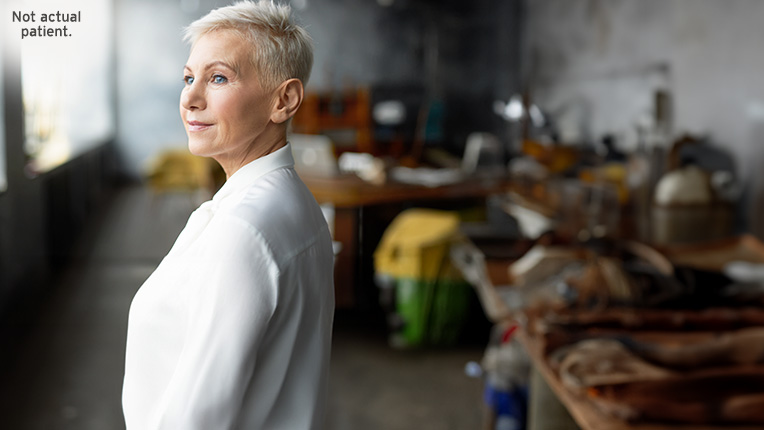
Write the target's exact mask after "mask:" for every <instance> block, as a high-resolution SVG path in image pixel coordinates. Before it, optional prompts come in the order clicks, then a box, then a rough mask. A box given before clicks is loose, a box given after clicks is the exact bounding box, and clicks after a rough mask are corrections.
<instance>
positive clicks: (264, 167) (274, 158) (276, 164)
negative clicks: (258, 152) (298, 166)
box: [212, 142, 294, 203]
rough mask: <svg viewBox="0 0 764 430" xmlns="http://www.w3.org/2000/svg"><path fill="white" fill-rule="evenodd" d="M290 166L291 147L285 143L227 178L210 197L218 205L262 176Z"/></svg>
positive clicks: (291, 163)
mask: <svg viewBox="0 0 764 430" xmlns="http://www.w3.org/2000/svg"><path fill="white" fill-rule="evenodd" d="M292 166H294V158H293V157H292V147H291V146H290V144H289V143H288V142H287V144H286V145H284V146H283V147H281V148H279V149H277V150H276V151H273V152H271V153H270V154H268V155H265V156H263V157H260V158H257V159H255V160H252V161H251V162H249V163H248V164H246V165H244V166H243V167H241V168H240V169H239V170H237V171H236V172H234V174H233V175H231V177H230V178H228V180H227V181H226V182H225V184H223V186H222V187H221V188H220V190H218V192H217V193H215V196H213V197H212V200H213V201H214V202H217V203H220V201H221V200H223V199H224V198H226V197H227V196H230V195H231V194H234V193H236V192H237V191H240V190H242V189H245V188H247V187H248V186H249V185H251V184H252V183H253V182H254V181H255V180H256V179H257V178H259V177H260V176H263V175H264V174H266V173H268V172H271V171H273V170H276V169H280V168H282V167H292Z"/></svg>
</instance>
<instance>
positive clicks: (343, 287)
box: [302, 174, 507, 308]
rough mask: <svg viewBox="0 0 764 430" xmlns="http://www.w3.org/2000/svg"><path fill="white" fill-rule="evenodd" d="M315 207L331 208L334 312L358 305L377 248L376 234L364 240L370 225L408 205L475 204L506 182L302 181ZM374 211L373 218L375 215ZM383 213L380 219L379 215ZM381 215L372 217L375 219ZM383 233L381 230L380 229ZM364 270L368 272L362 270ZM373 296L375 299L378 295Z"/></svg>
mask: <svg viewBox="0 0 764 430" xmlns="http://www.w3.org/2000/svg"><path fill="white" fill-rule="evenodd" d="M302 179H303V181H304V182H305V184H306V185H307V186H308V188H309V189H310V191H311V192H312V193H313V196H314V197H315V198H316V200H317V201H318V203H319V204H324V203H330V204H332V205H333V206H334V208H335V219H334V224H335V226H334V240H336V241H339V242H341V243H342V251H341V252H340V253H339V255H337V260H336V263H335V298H336V305H337V307H338V308H351V307H354V306H355V305H356V304H357V302H358V296H359V294H358V290H357V289H358V288H365V287H364V286H363V285H358V284H359V283H362V282H364V279H366V278H369V276H368V273H366V272H368V271H369V269H368V268H369V267H371V263H370V261H369V259H370V257H371V255H370V252H373V249H374V247H376V245H377V244H376V240H377V239H378V238H377V237H376V234H366V235H364V229H365V227H367V226H368V224H370V223H380V224H384V223H385V222H389V221H390V220H389V219H388V218H389V217H391V216H394V215H395V214H397V213H398V211H399V209H400V208H403V207H406V206H417V205H424V206H432V205H436V206H443V207H445V208H448V207H453V206H458V204H459V202H460V201H469V200H472V201H477V200H482V199H485V198H486V197H487V196H489V195H491V194H495V193H499V192H502V191H503V190H504V189H505V187H506V183H507V182H506V180H504V179H503V178H500V179H496V178H493V179H489V178H468V179H466V180H464V181H460V182H458V183H454V184H449V185H442V186H437V187H427V186H423V185H412V184H405V183H400V182H395V181H392V180H388V181H387V182H385V183H384V184H381V185H376V184H372V183H369V182H366V181H364V180H362V179H361V178H359V177H358V176H356V175H353V174H346V175H338V176H333V177H311V176H303V177H302ZM375 212H376V213H375ZM382 212H385V214H384V216H381V213H382ZM378 214H379V215H380V216H375V215H378ZM378 227H379V228H382V227H384V226H381V225H380V226H378ZM365 268H366V269H365ZM372 296H374V297H376V294H373V295H372Z"/></svg>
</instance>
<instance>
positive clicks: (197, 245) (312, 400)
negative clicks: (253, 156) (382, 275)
mask: <svg viewBox="0 0 764 430" xmlns="http://www.w3.org/2000/svg"><path fill="white" fill-rule="evenodd" d="M293 164H294V161H293V159H292V153H291V148H290V146H289V145H286V146H285V147H284V148H281V149H279V150H278V151H276V152H274V153H272V154H269V155H267V156H265V157H261V158H259V159H257V160H255V161H253V162H251V163H250V164H248V165H246V166H244V167H242V168H241V169H240V170H238V171H237V172H236V173H234V174H233V175H232V176H231V178H230V179H229V180H228V181H227V182H226V183H225V185H224V186H223V187H222V188H221V189H220V191H218V192H217V193H216V194H215V196H214V197H213V198H212V200H210V201H208V202H205V203H203V204H202V205H201V206H200V207H199V209H197V210H196V211H194V213H193V214H192V215H191V217H190V218H189V220H188V224H187V225H186V227H185V228H184V229H183V231H182V232H181V234H180V236H179V237H178V239H177V240H176V242H175V244H174V245H173V247H172V249H171V250H170V252H169V253H168V254H167V256H166V257H165V258H164V259H163V260H162V262H161V264H160V265H159V267H157V269H156V271H155V272H154V273H153V274H152V275H151V276H150V277H149V278H148V279H147V280H146V282H145V283H144V284H143V286H141V288H140V290H139V291H138V293H137V294H136V295H135V298H134V299H133V302H132V305H131V307H130V316H129V323H128V332H127V354H126V360H125V378H124V385H123V392H122V406H123V411H124V414H125V421H126V423H127V430H159V429H166V430H197V429H198V430H212V429H215V430H222V429H288V430H297V429H316V428H320V427H321V426H322V424H323V419H324V409H325V402H326V394H327V383H328V379H327V377H328V366H329V354H330V348H331V331H332V321H333V314H334V288H333V285H334V283H333V254H332V241H331V237H330V235H329V230H328V227H327V225H326V221H325V220H324V218H323V215H322V213H321V209H320V208H319V206H318V204H317V203H316V201H315V199H314V198H313V196H312V195H311V194H310V191H309V190H308V189H307V187H306V186H305V185H304V184H303V182H302V181H301V180H300V178H299V177H298V176H297V174H296V173H295V171H294V169H293Z"/></svg>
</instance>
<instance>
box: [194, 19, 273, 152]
mask: <svg viewBox="0 0 764 430" xmlns="http://www.w3.org/2000/svg"><path fill="white" fill-rule="evenodd" d="M250 56H251V49H250V46H248V44H247V42H246V41H245V40H244V39H243V38H242V37H240V36H239V35H238V34H236V33H233V32H231V31H225V30H219V31H213V32H211V33H207V34H205V35H204V36H202V37H201V38H199V39H198V40H197V41H196V44H194V46H193V48H192V50H191V55H190V56H189V57H188V63H186V66H185V68H184V78H183V80H184V81H185V87H184V88H183V91H182V92H181V95H180V116H181V118H182V119H183V124H184V126H185V127H186V133H187V134H188V147H189V150H190V151H191V153H193V154H195V155H200V156H204V157H212V158H215V159H216V160H218V161H219V162H221V164H224V162H227V163H229V164H230V163H236V161H237V160H243V159H245V158H246V157H247V155H248V154H249V153H250V152H251V151H253V149H255V148H256V145H255V142H257V141H258V138H259V137H260V136H262V135H263V133H264V132H265V130H266V126H267V125H268V123H269V122H270V115H271V111H272V107H273V104H274V103H275V99H274V97H273V92H270V93H268V92H266V91H264V90H263V88H262V87H261V85H260V79H259V78H258V75H257V72H256V70H255V68H254V66H253V65H252V62H251V61H250Z"/></svg>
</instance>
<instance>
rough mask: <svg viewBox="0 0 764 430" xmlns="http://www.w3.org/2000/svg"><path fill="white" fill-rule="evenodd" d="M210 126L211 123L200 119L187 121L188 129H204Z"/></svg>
mask: <svg viewBox="0 0 764 430" xmlns="http://www.w3.org/2000/svg"><path fill="white" fill-rule="evenodd" d="M210 127H212V124H209V123H206V122H201V121H188V131H204V130H207V129H208V128H210Z"/></svg>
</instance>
